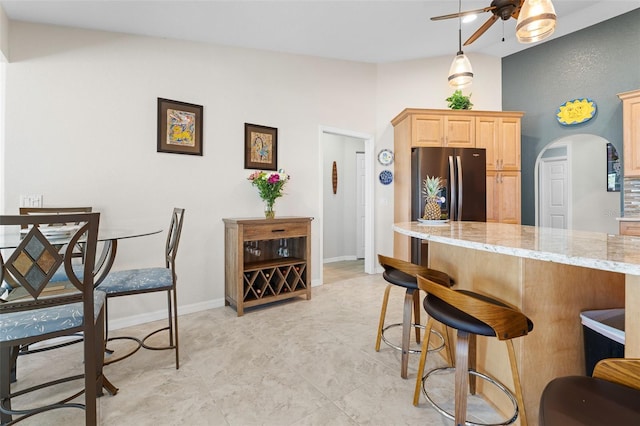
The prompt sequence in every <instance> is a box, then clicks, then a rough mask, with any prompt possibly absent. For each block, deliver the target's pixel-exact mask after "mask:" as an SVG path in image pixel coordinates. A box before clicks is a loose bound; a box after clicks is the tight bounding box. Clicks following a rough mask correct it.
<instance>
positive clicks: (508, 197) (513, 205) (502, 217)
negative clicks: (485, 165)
mask: <svg viewBox="0 0 640 426" xmlns="http://www.w3.org/2000/svg"><path fill="white" fill-rule="evenodd" d="M520 198H521V197H520V172H511V171H507V172H503V171H494V170H490V171H487V222H502V223H515V224H519V223H520V213H521V209H520V203H521V199H520Z"/></svg>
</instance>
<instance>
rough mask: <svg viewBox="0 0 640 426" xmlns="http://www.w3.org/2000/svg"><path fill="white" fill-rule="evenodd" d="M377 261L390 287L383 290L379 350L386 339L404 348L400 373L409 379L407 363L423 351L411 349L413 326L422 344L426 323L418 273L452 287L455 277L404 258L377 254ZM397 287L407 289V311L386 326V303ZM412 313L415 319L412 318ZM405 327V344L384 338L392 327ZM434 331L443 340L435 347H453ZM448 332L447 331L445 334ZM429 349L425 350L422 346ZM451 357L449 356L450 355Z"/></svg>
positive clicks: (395, 347)
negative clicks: (412, 356)
mask: <svg viewBox="0 0 640 426" xmlns="http://www.w3.org/2000/svg"><path fill="white" fill-rule="evenodd" d="M378 262H380V265H382V267H383V268H384V273H383V274H382V277H383V278H384V279H385V280H386V281H387V282H389V283H390V284H388V285H387V288H386V289H385V290H384V298H383V300H382V309H381V310H380V321H379V323H378V335H377V338H376V352H378V351H380V341H384V342H385V343H386V344H387V345H389V346H391V347H392V348H394V349H396V350H399V351H402V362H401V368H400V376H401V377H402V378H403V379H406V378H407V366H408V364H409V354H410V353H420V350H411V349H409V344H410V340H411V328H412V327H413V328H415V333H416V342H417V343H420V333H421V330H422V329H423V328H424V326H422V325H420V297H419V296H420V291H419V290H418V282H417V279H416V275H418V274H420V275H424V276H428V277H429V278H430V279H431V280H433V281H435V282H437V283H438V284H440V285H443V286H447V287H451V285H452V284H453V280H452V279H451V277H449V275H447V274H445V273H444V272H440V271H436V270H434V269H429V268H427V267H426V266H420V265H416V264H413V263H410V262H406V261H404V260H400V259H395V258H392V257H387V256H383V255H378ZM393 286H398V287H402V288H404V289H406V292H405V296H404V313H403V319H402V323H395V324H390V325H387V326H386V327H385V325H384V320H385V316H386V314H387V303H388V302H389V291H390V290H391V287H393ZM412 314H413V318H414V319H413V322H412V321H411V318H412ZM398 326H402V343H401V346H397V345H395V344H393V343H391V342H389V341H388V340H387V339H386V338H385V337H384V332H385V331H386V330H387V329H389V328H391V327H398ZM433 333H434V334H436V335H437V336H439V338H440V339H441V340H442V344H441V345H439V346H438V347H436V348H434V349H430V350H432V351H434V350H440V349H442V348H443V347H444V346H447V348H448V347H450V345H448V342H447V341H446V340H445V337H443V336H442V335H441V334H440V333H438V332H437V331H435V330H433ZM445 335H446V333H445ZM422 350H426V349H424V348H423V349H422ZM449 359H450V358H449Z"/></svg>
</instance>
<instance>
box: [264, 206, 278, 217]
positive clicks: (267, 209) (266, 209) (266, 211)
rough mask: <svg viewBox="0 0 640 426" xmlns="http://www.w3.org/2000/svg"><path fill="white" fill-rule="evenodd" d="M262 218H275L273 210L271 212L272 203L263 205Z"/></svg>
mask: <svg viewBox="0 0 640 426" xmlns="http://www.w3.org/2000/svg"><path fill="white" fill-rule="evenodd" d="M264 217H265V219H273V218H274V217H276V212H275V210H273V202H271V203H269V202H267V203H265V205H264Z"/></svg>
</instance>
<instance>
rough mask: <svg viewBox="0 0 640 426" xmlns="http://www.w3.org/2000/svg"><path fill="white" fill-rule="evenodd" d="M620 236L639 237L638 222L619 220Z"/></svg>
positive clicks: (639, 221) (639, 223) (639, 222)
mask: <svg viewBox="0 0 640 426" xmlns="http://www.w3.org/2000/svg"><path fill="white" fill-rule="evenodd" d="M619 226H620V235H631V236H634V237H640V220H624V219H623V218H621V219H620V223H619Z"/></svg>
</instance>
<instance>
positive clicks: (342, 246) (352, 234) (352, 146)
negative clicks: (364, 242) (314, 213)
mask: <svg viewBox="0 0 640 426" xmlns="http://www.w3.org/2000/svg"><path fill="white" fill-rule="evenodd" d="M322 150H323V176H324V183H323V193H324V200H323V210H324V214H323V217H324V229H323V250H324V253H323V260H324V261H325V262H326V261H327V260H329V261H335V260H347V259H355V258H356V242H357V241H356V223H357V222H356V221H357V217H356V212H357V210H356V208H357V205H356V202H357V198H356V184H357V180H356V152H358V151H359V152H364V141H363V140H361V139H356V138H351V137H345V136H337V135H331V134H324V136H323V138H322ZM334 161H335V162H336V166H337V170H338V187H337V191H336V193H335V194H334V193H333V185H332V180H331V176H332V174H331V171H332V167H333V162H334Z"/></svg>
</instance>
